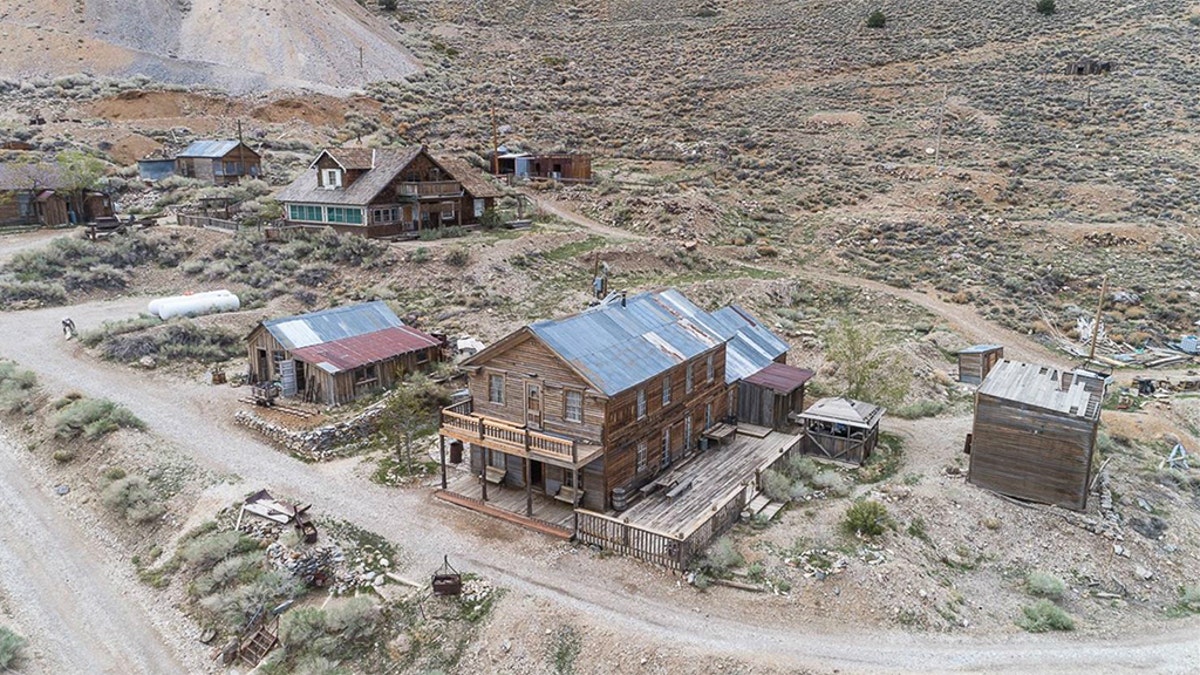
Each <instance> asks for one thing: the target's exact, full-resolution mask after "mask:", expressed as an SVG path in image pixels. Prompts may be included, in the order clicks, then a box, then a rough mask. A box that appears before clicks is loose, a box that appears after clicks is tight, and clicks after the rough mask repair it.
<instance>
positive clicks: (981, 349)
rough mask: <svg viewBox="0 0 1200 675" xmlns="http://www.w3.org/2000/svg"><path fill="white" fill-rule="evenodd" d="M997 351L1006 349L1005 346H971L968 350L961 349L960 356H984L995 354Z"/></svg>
mask: <svg viewBox="0 0 1200 675" xmlns="http://www.w3.org/2000/svg"><path fill="white" fill-rule="evenodd" d="M997 349H1004V346H1003V345H971V346H970V347H967V348H966V349H960V350H959V351H958V353H959V354H983V353H985V352H994V351H996V350H997Z"/></svg>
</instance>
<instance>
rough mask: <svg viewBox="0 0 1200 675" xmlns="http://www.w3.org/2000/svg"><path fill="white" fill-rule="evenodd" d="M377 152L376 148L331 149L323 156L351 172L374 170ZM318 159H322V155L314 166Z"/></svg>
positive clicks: (318, 156) (314, 161)
mask: <svg viewBox="0 0 1200 675" xmlns="http://www.w3.org/2000/svg"><path fill="white" fill-rule="evenodd" d="M376 152H377V151H376V150H375V149H374V148H329V149H327V150H325V152H323V153H321V154H324V155H329V157H330V159H332V160H333V161H335V162H337V163H338V166H340V167H342V168H343V169H346V170H347V171H349V170H352V169H367V170H370V169H374V168H375V153H376ZM318 159H321V155H317V159H315V160H313V164H316V163H317V160H318Z"/></svg>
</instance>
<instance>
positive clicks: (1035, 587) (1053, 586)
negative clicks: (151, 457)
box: [1025, 572, 1067, 600]
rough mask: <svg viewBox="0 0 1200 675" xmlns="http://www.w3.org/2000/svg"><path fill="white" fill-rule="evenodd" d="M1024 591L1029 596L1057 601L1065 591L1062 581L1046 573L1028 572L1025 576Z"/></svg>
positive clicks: (1065, 586) (1065, 587)
mask: <svg viewBox="0 0 1200 675" xmlns="http://www.w3.org/2000/svg"><path fill="white" fill-rule="evenodd" d="M1025 590H1026V591H1028V592H1029V594H1030V595H1036V596H1040V597H1043V598H1050V599H1052V600H1057V599H1059V598H1061V597H1062V595H1063V593H1065V592H1066V590H1067V585H1066V584H1065V583H1063V580H1062V579H1059V578H1058V577H1056V576H1054V575H1053V574H1048V573H1046V572H1030V573H1029V574H1028V575H1026V576H1025Z"/></svg>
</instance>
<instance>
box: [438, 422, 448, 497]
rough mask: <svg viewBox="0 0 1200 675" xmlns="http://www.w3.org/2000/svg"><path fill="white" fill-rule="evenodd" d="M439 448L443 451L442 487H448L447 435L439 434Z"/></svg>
mask: <svg viewBox="0 0 1200 675" xmlns="http://www.w3.org/2000/svg"><path fill="white" fill-rule="evenodd" d="M438 449H439V450H441V453H442V489H443V490H445V489H446V485H447V483H446V437H445V436H443V435H441V434H438Z"/></svg>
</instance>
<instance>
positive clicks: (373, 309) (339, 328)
mask: <svg viewBox="0 0 1200 675" xmlns="http://www.w3.org/2000/svg"><path fill="white" fill-rule="evenodd" d="M248 343H249V346H248V349H249V358H250V379H251V381H253V382H271V381H278V382H279V383H280V387H281V388H282V389H283V394H284V395H285V396H301V397H303V398H304V399H305V400H309V401H316V402H320V403H325V404H328V405H340V404H342V403H348V402H350V401H352V400H354V399H356V398H358V397H359V396H362V395H364V394H368V393H371V392H373V391H378V390H380V389H386V388H388V387H390V386H392V385H393V384H394V383H395V382H396V380H398V379H400V378H402V377H403V376H404V375H405V374H406V373H409V372H413V371H416V370H422V369H427V368H428V367H430V366H431V364H433V363H435V362H437V361H439V360H441V356H442V343H441V341H440V340H438V339H437V338H434V337H433V336H431V335H427V334H425V333H422V332H421V331H419V330H416V329H415V328H411V327H409V326H405V325H404V322H402V321H401V320H400V318H399V317H397V316H396V314H395V313H394V312H392V310H391V309H389V308H388V306H387V305H386V304H384V303H383V302H379V301H376V302H368V303H365V304H361V305H350V306H346V307H334V308H333V309H327V310H324V311H320V312H313V313H311V314H302V315H299V316H289V317H285V318H282V319H273V320H271V321H263V322H262V323H260V324H259V325H258V326H257V327H255V329H254V330H253V331H251V333H250V336H249V338H248Z"/></svg>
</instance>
